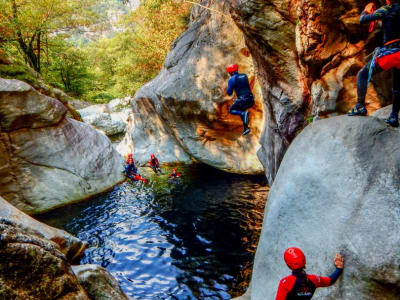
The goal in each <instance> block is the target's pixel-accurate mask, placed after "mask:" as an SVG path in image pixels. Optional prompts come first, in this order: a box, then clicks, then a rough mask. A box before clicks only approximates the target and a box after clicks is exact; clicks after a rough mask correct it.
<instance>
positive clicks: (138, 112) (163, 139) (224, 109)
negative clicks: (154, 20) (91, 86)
mask: <svg viewBox="0 0 400 300" xmlns="http://www.w3.org/2000/svg"><path fill="white" fill-rule="evenodd" d="M202 4H204V5H207V6H208V7H209V8H210V9H211V10H208V9H204V8H202V7H200V6H195V7H194V9H193V10H192V15H191V23H190V26H189V28H188V30H187V31H186V32H185V33H183V34H182V35H181V36H180V37H179V38H178V39H177V40H176V41H175V42H174V43H173V45H172V47H171V51H170V53H169V54H168V56H167V58H166V60H165V63H164V66H163V69H162V70H161V72H160V74H159V75H158V76H157V77H156V78H155V79H154V80H152V81H151V82H149V83H148V84H146V85H145V86H143V87H142V88H141V89H140V90H139V91H138V92H137V93H136V95H135V97H134V99H133V100H132V101H131V104H132V109H133V115H132V116H131V119H130V123H129V126H128V132H127V136H126V137H125V139H124V141H123V142H122V143H121V144H120V146H119V147H118V149H119V150H120V151H121V152H122V153H123V154H126V153H128V152H132V153H133V154H134V156H135V158H136V159H137V160H138V161H139V162H142V161H145V160H147V159H148V156H149V154H150V153H155V154H156V155H157V156H158V157H159V158H160V160H162V161H163V162H188V161H190V158H194V159H195V160H197V161H200V162H203V163H205V164H208V165H211V166H213V167H215V168H218V169H221V170H224V171H228V172H233V173H243V174H255V173H262V172H263V167H262V165H261V163H260V162H259V160H258V158H257V154H256V152H257V148H258V145H259V144H258V140H259V137H260V135H261V130H262V126H263V121H264V119H263V113H262V104H261V96H260V91H259V86H258V81H257V78H256V76H255V70H254V66H253V61H252V57H251V56H250V53H249V51H248V49H247V47H246V44H245V42H244V38H243V34H242V33H241V32H240V30H239V29H238V28H237V27H236V25H235V23H234V22H233V20H232V19H231V17H230V15H229V11H228V8H229V5H228V3H227V2H225V1H221V0H218V1H215V2H213V1H202ZM232 63H237V64H238V65H239V67H240V71H241V72H244V73H247V74H248V76H249V79H250V82H251V85H252V87H253V91H254V93H255V101H256V105H255V106H254V107H253V108H252V109H251V120H250V127H251V129H252V132H251V134H249V135H248V136H245V137H243V136H242V132H243V126H242V122H241V120H240V118H239V117H238V116H232V115H230V114H229V112H228V109H229V107H230V105H232V98H230V97H226V88H227V81H228V77H229V76H228V74H227V73H226V71H225V69H226V66H227V65H229V64H232Z"/></svg>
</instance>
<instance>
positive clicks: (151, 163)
mask: <svg viewBox="0 0 400 300" xmlns="http://www.w3.org/2000/svg"><path fill="white" fill-rule="evenodd" d="M149 166H150V168H152V169H153V171H154V172H155V173H156V174H157V172H160V173H162V172H161V168H160V163H159V162H158V159H157V157H156V156H155V155H154V154H152V155H150V161H149Z"/></svg>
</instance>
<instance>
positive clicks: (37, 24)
mask: <svg viewBox="0 0 400 300" xmlns="http://www.w3.org/2000/svg"><path fill="white" fill-rule="evenodd" d="M93 3H94V0H68V1H65V0H0V11H1V12H2V13H1V14H0V30H1V28H7V35H6V36H3V41H2V42H3V43H12V44H13V45H14V46H15V47H17V49H18V50H19V52H20V53H21V55H22V56H23V58H24V59H25V62H26V63H28V64H29V65H30V66H31V67H32V68H33V69H34V70H35V71H37V72H39V73H40V72H41V67H42V61H41V59H42V56H43V51H47V50H48V48H50V47H51V46H52V44H51V42H52V40H53V38H54V37H56V36H57V35H58V34H60V33H63V32H64V33H65V32H67V31H70V30H71V29H74V28H84V27H85V26H89V25H91V24H93V23H94V22H95V21H96V15H95V13H94V12H93V10H92V9H91V7H92V5H93Z"/></svg>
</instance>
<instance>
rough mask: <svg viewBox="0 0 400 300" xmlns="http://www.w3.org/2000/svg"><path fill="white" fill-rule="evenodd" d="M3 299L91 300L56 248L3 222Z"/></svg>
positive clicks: (0, 281)
mask: <svg viewBox="0 0 400 300" xmlns="http://www.w3.org/2000/svg"><path fill="white" fill-rule="evenodd" d="M0 237H1V239H0V256H1V259H0V298H2V299H27V300H37V299H49V300H50V299H64V300H67V299H68V300H69V299H71V300H72V299H74V300H78V299H79V300H89V298H88V296H87V294H86V292H85V291H84V290H83V288H82V286H81V285H80V284H79V283H78V280H77V279H76V277H75V275H74V274H73V272H72V270H71V269H70V265H69V263H68V262H67V261H66V259H65V257H64V255H63V254H62V252H61V251H60V250H59V248H58V246H57V244H55V243H54V242H51V241H49V240H46V239H44V238H43V237H42V236H40V235H38V234H35V233H34V232H27V231H22V230H21V229H20V228H18V227H17V226H16V225H15V224H13V223H12V222H10V221H7V220H4V219H2V220H0Z"/></svg>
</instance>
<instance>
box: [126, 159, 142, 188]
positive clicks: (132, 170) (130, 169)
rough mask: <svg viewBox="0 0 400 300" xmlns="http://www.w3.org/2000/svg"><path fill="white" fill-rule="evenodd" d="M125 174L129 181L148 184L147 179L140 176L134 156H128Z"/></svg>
mask: <svg viewBox="0 0 400 300" xmlns="http://www.w3.org/2000/svg"><path fill="white" fill-rule="evenodd" d="M125 174H126V177H128V178H129V179H131V180H132V181H138V180H140V181H143V182H147V179H146V178H144V177H142V176H140V174H138V170H137V168H136V166H135V162H134V161H133V157H132V154H128V159H127V160H126V166H125Z"/></svg>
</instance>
